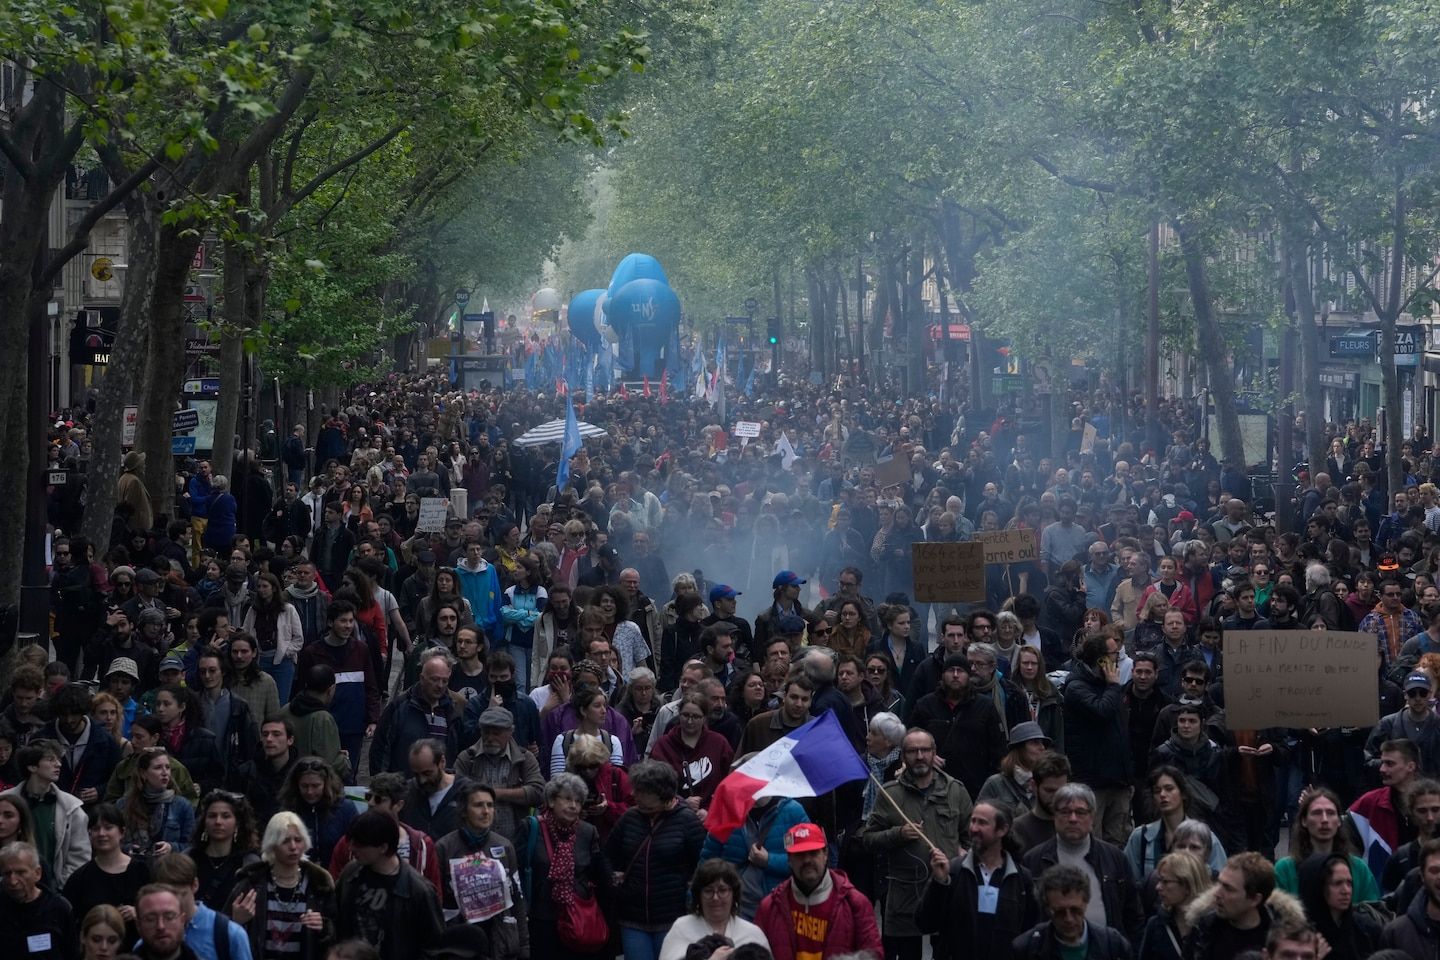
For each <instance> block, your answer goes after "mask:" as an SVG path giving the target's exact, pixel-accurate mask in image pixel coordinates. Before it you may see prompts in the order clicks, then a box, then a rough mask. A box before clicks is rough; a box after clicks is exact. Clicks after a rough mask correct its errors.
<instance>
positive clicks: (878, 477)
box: [875, 455, 910, 489]
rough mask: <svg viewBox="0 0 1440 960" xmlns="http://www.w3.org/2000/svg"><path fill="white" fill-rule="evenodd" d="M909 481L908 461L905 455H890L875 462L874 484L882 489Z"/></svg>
mask: <svg viewBox="0 0 1440 960" xmlns="http://www.w3.org/2000/svg"><path fill="white" fill-rule="evenodd" d="M909 482H910V461H909V459H908V458H906V457H905V456H903V455H901V456H898V457H891V458H890V459H889V460H881V461H880V462H879V463H877V464H875V486H877V487H880V488H881V489H884V488H885V487H891V486H894V485H895V484H897V483H909Z"/></svg>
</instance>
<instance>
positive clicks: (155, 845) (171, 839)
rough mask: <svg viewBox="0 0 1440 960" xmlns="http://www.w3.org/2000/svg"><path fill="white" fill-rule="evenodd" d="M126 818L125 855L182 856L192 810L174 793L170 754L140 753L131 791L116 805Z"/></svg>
mask: <svg viewBox="0 0 1440 960" xmlns="http://www.w3.org/2000/svg"><path fill="white" fill-rule="evenodd" d="M117 806H118V807H119V809H120V810H121V811H122V812H123V813H124V814H125V852H126V853H128V854H130V855H131V856H134V857H140V858H141V859H145V858H148V857H163V856H165V854H167V853H171V852H177V853H184V852H185V851H186V850H187V849H188V847H189V844H190V837H191V835H192V834H193V833H194V832H195V808H194V807H192V806H191V805H190V801H189V800H186V799H185V798H184V797H182V796H179V795H178V794H176V792H175V786H174V781H173V780H172V779H171V775H170V754H169V752H168V751H167V750H166V749H165V748H164V747H150V748H148V749H146V750H143V751H141V753H140V756H139V757H138V758H137V759H136V762H135V773H134V775H133V776H132V777H131V779H130V787H129V789H128V790H126V791H125V796H123V797H121V798H120V803H119V804H117Z"/></svg>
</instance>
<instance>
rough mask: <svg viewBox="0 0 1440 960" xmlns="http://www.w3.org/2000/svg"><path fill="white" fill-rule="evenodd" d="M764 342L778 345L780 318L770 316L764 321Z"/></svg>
mask: <svg viewBox="0 0 1440 960" xmlns="http://www.w3.org/2000/svg"><path fill="white" fill-rule="evenodd" d="M765 342H766V343H768V344H770V346H772V347H778V346H779V345H780V318H779V317H771V318H770V319H768V320H766V321H765Z"/></svg>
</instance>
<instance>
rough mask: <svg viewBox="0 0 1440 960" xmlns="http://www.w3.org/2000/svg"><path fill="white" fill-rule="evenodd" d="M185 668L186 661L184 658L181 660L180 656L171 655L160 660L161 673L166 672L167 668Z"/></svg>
mask: <svg viewBox="0 0 1440 960" xmlns="http://www.w3.org/2000/svg"><path fill="white" fill-rule="evenodd" d="M184 669H185V661H184V660H181V659H180V658H179V657H175V656H170V657H166V658H165V659H164V660H161V661H160V672H161V673H164V672H165V671H166V670H184Z"/></svg>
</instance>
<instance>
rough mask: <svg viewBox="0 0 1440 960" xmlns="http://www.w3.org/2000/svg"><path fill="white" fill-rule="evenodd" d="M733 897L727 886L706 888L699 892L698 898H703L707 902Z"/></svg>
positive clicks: (732, 892) (733, 893)
mask: <svg viewBox="0 0 1440 960" xmlns="http://www.w3.org/2000/svg"><path fill="white" fill-rule="evenodd" d="M734 895H735V892H734V891H733V890H731V889H730V888H729V887H728V886H724V885H720V886H714V887H706V888H705V889H704V890H701V891H700V896H702V897H704V898H705V899H707V900H720V899H723V898H725V897H732V896H734Z"/></svg>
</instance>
